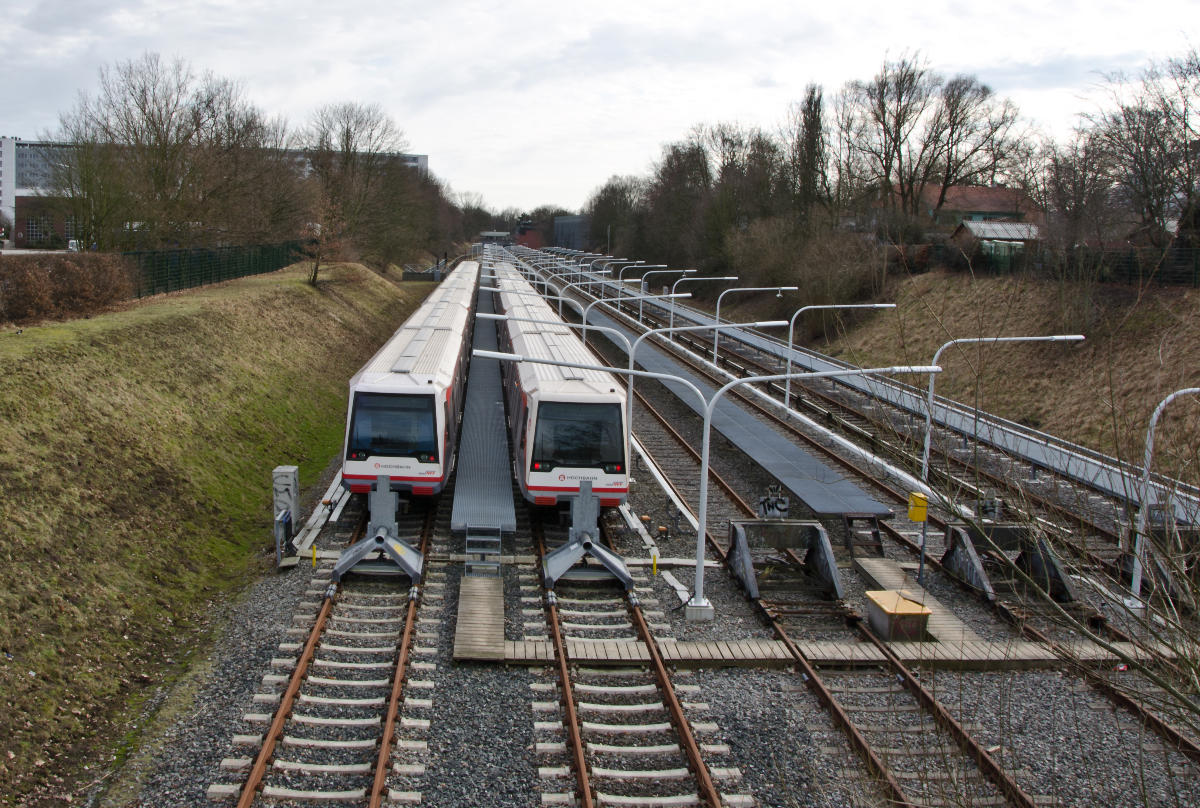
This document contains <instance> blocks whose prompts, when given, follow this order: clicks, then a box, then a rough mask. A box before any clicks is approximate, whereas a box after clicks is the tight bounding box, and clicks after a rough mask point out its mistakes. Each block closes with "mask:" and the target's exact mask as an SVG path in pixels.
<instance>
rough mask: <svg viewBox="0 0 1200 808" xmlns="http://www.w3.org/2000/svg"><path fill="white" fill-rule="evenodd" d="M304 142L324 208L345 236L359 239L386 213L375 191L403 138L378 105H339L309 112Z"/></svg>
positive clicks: (403, 145) (401, 145)
mask: <svg viewBox="0 0 1200 808" xmlns="http://www.w3.org/2000/svg"><path fill="white" fill-rule="evenodd" d="M304 141H305V145H306V150H307V154H308V159H309V162H310V164H311V165H312V170H313V173H314V175H315V176H316V178H317V179H318V180H319V181H320V183H321V186H322V188H323V189H324V192H325V194H326V195H327V196H328V199H329V204H331V205H333V206H334V207H336V208H337V210H338V215H339V217H340V219H341V220H342V221H343V222H344V223H345V227H346V231H347V234H348V235H349V236H350V237H351V238H358V237H360V236H361V235H363V234H364V233H365V232H366V231H367V229H368V228H370V227H371V226H372V225H373V224H377V223H378V219H379V218H380V217H381V215H383V214H384V213H385V212H386V211H384V210H383V209H382V208H381V207H380V205H379V204H377V203H378V201H379V194H378V193H377V192H378V191H379V189H380V187H381V186H382V185H383V184H384V179H385V175H386V169H387V168H388V166H389V165H390V164H392V163H394V162H395V161H396V160H397V159H398V157H399V153H400V151H401V150H402V149H404V147H405V142H404V137H403V135H402V133H401V132H400V130H399V129H398V128H397V127H396V124H395V123H394V122H393V121H392V119H391V118H390V117H388V116H387V114H386V113H384V111H383V109H382V108H381V107H380V106H379V105H378V104H359V103H355V102H344V103H340V104H328V105H326V106H323V107H321V108H320V109H318V110H317V111H316V112H315V113H313V117H312V120H311V122H310V123H309V126H308V129H307V131H306V132H305V135H304Z"/></svg>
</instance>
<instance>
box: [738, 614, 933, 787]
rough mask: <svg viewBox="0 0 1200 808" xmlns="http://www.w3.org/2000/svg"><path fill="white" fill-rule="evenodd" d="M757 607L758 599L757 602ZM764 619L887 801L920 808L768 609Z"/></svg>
mask: <svg viewBox="0 0 1200 808" xmlns="http://www.w3.org/2000/svg"><path fill="white" fill-rule="evenodd" d="M759 605H760V607H761V605H762V604H761V602H760V604H759ZM763 611H764V612H766V609H765V608H764V609H763ZM767 619H768V621H769V622H770V623H771V626H772V628H773V629H774V630H775V635H776V636H777V637H779V641H780V642H782V643H783V645H784V647H785V648H787V650H788V653H789V654H791V655H792V659H794V660H796V664H797V665H799V666H800V678H802V679H803V680H804V683H805V684H807V685H808V687H809V689H810V690H812V691H813V693H814V694H815V695H816V697H817V700H818V701H820V702H821V704H823V705H824V706H825V709H827V710H828V711H829V712H830V713H831V714H832V715H833V717H834V719H835V720H836V723H837V724H838V726H840V727H841V728H842V731H843V732H845V733H846V736H847V738H849V740H850V745H851V746H853V747H854V748H855V749H856V750H857V751H858V753H859V755H861V756H862V757H863V759H864V760H865V761H866V764H867V768H868V769H870V770H871V773H872V774H874V775H875V776H876V777H878V778H879V779H880V780H881V781H883V785H884V786H885V787H886V788H887V790H888V792H889V794H890V795H891V803H892V804H893V805H897V806H906V808H921V806H920V805H919V804H918V803H914V802H913V801H912V800H911V799H910V798H909V797H908V795H907V794H905V793H904V787H903V786H901V785H900V781H899V780H897V779H896V775H894V774H893V773H892V770H891V769H889V768H888V767H887V764H885V763H884V762H883V760H882V758H880V757H879V755H878V753H876V751H875V747H873V746H871V742H870V741H868V740H867V737H866V736H865V735H863V734H862V731H861V730H859V728H858V726H857V725H856V724H855V723H854V720H853V719H852V718H850V714H849V713H847V712H846V709H845V708H844V707H842V705H841V703H840V702H839V701H838V700H837V697H836V696H834V695H833V691H831V690H830V689H829V688H828V687H826V685H825V682H824V680H822V679H821V677H820V676H819V675H818V674H817V669H816V668H814V667H813V665H812V663H811V662H810V661H809V660H808V657H806V656H805V655H804V652H803V651H801V650H800V647H799V646H798V645H796V643H795V641H793V640H792V638H791V637H790V636H789V635H788V633H787V631H786V630H785V629H784V627H783V625H782V624H781V623H780V622H779V621H778V620H776V619H775V617H774V616H772V615H771V614H770V613H769V612H768V613H767Z"/></svg>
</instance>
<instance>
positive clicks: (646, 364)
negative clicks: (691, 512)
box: [588, 309, 893, 519]
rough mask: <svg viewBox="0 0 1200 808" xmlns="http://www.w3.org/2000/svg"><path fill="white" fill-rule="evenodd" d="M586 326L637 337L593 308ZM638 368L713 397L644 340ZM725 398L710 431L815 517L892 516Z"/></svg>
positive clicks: (686, 396)
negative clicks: (682, 380)
mask: <svg viewBox="0 0 1200 808" xmlns="http://www.w3.org/2000/svg"><path fill="white" fill-rule="evenodd" d="M588 323H589V324H590V325H598V326H603V327H606V328H614V329H617V330H618V331H620V332H622V333H623V334H625V335H626V336H627V337H628V338H629V341H630V342H631V343H632V342H633V340H634V339H635V338H636V336H637V334H636V333H635V332H634V331H633V330H632V329H630V328H629V327H628V326H626V325H624V324H623V323H620V322H618V321H617V320H616V319H614V318H613V317H610V316H609V315H607V314H604V313H602V312H598V311H596V310H594V309H593V310H592V312H591V315H590V317H589V318H588ZM595 333H596V336H604V338H605V339H609V341H610V342H611V343H612V344H613V345H615V346H617V348H618V349H619V350H620V351H621V352H622V354H624V353H625V346H624V345H622V344H620V343H619V342H617V341H616V340H613V339H611V338H610V337H609V336H608V335H606V334H604V333H603V332H595ZM590 336H591V333H589V337H590ZM637 363H638V365H639V366H640V367H641V368H642V369H643V370H648V371H652V372H655V373H668V374H671V375H673V376H679V377H681V378H685V379H687V380H689V381H690V382H691V383H692V384H694V385H696V387H697V388H698V389H699V390H700V391H701V393H703V394H704V397H705V399H706V400H709V399H711V397H712V395H713V393H715V392H716V388H715V387H713V385H712V384H711V383H710V382H708V381H707V380H705V379H701V378H700V377H699V376H697V375H696V374H695V373H694V372H693V371H692V370H691V369H690V368H687V367H685V366H684V365H683V364H682V363H681V362H679V361H678V360H676V359H675V358H673V357H671V356H670V355H668V354H667V352H666V351H664V350H662V349H660V348H658V347H657V346H655V345H652V344H651V343H650V341H649V340H647V341H645V342H643V343H642V344H641V345H639V346H638V349H637ZM648 383H649V381H648V380H646V379H639V380H638V382H637V383H636V384H648ZM636 384H635V386H636ZM663 384H664V385H665V386H666V387H667V389H669V390H670V391H671V392H672V393H674V394H675V396H676V397H678V398H679V400H680V401H681V402H683V403H684V404H685V405H686V406H687V407H689V408H690V409H691V410H692V411H693V412H695V413H696V414H697V415H700V416H701V417H703V415H704V412H703V410H702V409H701V408H700V402H699V401H698V400H697V399H696V394H695V393H694V392H693V391H692V390H690V389H689V388H687V387H686V386H684V385H682V384H680V383H678V382H669V381H666V382H663ZM730 395H731V394H730V393H727V394H726V395H725V396H724V397H722V399H721V400H720V401H719V402H718V403H717V407H716V409H715V410H714V411H713V417H712V428H713V429H714V430H716V431H717V432H719V433H720V434H721V435H723V436H724V437H725V438H726V439H727V440H728V441H729V442H730V443H732V444H734V445H735V446H738V447H739V448H741V449H742V451H744V452H745V453H746V454H748V455H749V456H750V457H752V458H753V459H754V460H755V461H756V462H757V463H759V464H761V465H762V466H763V468H765V469H766V470H767V471H768V472H769V473H770V474H772V475H773V476H774V477H775V478H776V479H777V480H779V481H780V482H781V483H782V484H783V486H784V487H785V488H786V489H787V490H788V492H789V493H790V494H791V495H792V496H793V497H795V498H796V499H798V500H800V501H802V502H803V503H804V504H805V505H806V506H807V507H808V508H809V509H810V510H811V511H812V512H813V513H814V514H816V516H817V517H818V518H840V517H843V516H849V517H855V518H864V517H866V518H870V517H877V518H881V519H890V518H891V517H892V515H893V514H892V511H891V510H890V509H889V508H888V507H887V506H886V505H884V504H883V503H881V502H879V501H878V500H876V499H875V498H874V497H871V496H870V495H869V494H867V493H865V492H864V491H863V490H862V489H860V488H859V487H858V486H857V485H856V484H855V483H854V482H852V481H851V480H849V479H848V478H847V477H846V476H845V475H844V474H843V473H841V472H839V471H838V470H836V469H834V468H831V467H830V466H827V465H826V464H825V463H823V462H821V461H820V460H818V459H817V458H816V457H814V456H813V455H811V454H809V453H808V452H806V451H804V450H803V449H801V448H800V447H799V446H797V445H796V444H795V443H793V442H792V441H790V440H788V439H786V438H783V437H782V436H781V435H780V433H779V432H777V431H776V430H775V429H774V428H772V427H771V426H770V425H768V424H766V423H764V422H763V421H762V420H760V419H759V418H758V417H756V416H755V415H754V414H752V413H750V412H747V411H746V410H745V409H743V408H742V406H741V405H740V404H738V403H737V402H736V401H735V400H734V399H732V398H730ZM634 406H635V407H636V406H637V405H636V404H635V405H634Z"/></svg>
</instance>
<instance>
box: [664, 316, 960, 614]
mask: <svg viewBox="0 0 1200 808" xmlns="http://www.w3.org/2000/svg"><path fill="white" fill-rule="evenodd" d="M714 336H715V335H714ZM940 371H941V368H939V367H933V366H930V367H910V366H901V367H886V368H852V369H851V368H847V369H843V370H823V371H815V372H806V373H793V374H785V373H777V374H774V375H771V376H750V377H747V378H745V379H734V380H733V381H731V382H728V383H727V384H726V385H725V386H724V387H722V388H721V389H720V390H718V391H717V392H715V393H713V396H712V398H710V399H709V400H708V404H707V406H706V407H705V408H704V438H703V443H702V444H701V449H700V512H699V513H698V514H697V517H696V521H697V523H698V524H697V527H696V587H695V592H694V593H693V595H692V599H691V600H689V601H688V603H687V610H686V611H687V619H688V620H711V619H712V617H713V607H712V604H710V603H709V602H708V601H707V600H706V599H705V597H704V534H705V531H706V530H707V529H708V447H709V434H710V432H711V427H712V415H713V411H714V410H715V409H716V406H717V402H718V401H719V400H720V399H721V396H723V395H725V393H726V392H728V391H729V390H731V389H733V388H734V387H737V386H738V385H743V384H758V383H759V382H776V381H782V380H783V379H785V378H787V377H788V375H791V376H792V377H794V378H797V379H820V378H827V377H831V376H865V375H867V374H871V373H938V372H940Z"/></svg>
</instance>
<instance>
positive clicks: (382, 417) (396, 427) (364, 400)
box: [346, 393, 437, 463]
mask: <svg viewBox="0 0 1200 808" xmlns="http://www.w3.org/2000/svg"><path fill="white" fill-rule="evenodd" d="M372 455H376V456H382V457H415V458H417V460H418V461H420V462H422V463H435V462H437V424H436V421H435V418H434V401H433V396H431V395H421V396H404V395H393V394H389V393H355V394H354V414H353V416H352V417H351V420H350V440H349V442H348V444H347V446H346V456H347V458H349V459H351V460H365V459H367V458H368V457H370V456H372Z"/></svg>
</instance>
